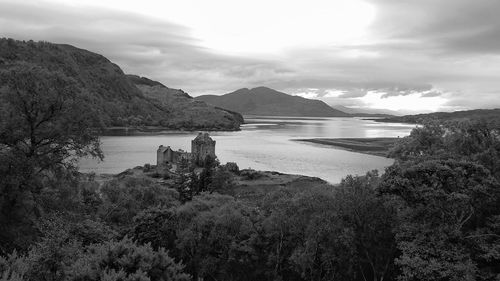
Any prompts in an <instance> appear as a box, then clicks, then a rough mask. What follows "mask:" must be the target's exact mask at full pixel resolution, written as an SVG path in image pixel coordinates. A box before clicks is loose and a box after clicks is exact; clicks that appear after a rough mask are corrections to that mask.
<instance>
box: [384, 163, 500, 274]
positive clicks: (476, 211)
mask: <svg viewBox="0 0 500 281" xmlns="http://www.w3.org/2000/svg"><path fill="white" fill-rule="evenodd" d="M379 192H380V193H381V195H383V196H384V198H385V200H386V202H387V203H388V204H391V205H392V206H393V207H394V208H395V209H397V210H398V214H397V215H398V220H399V223H398V227H397V228H395V231H396V242H397V245H398V248H399V250H400V251H401V255H400V256H399V257H398V258H397V259H396V264H397V265H398V266H399V267H400V269H401V275H400V276H399V280H403V281H404V280H408V281H409V280H476V279H478V278H480V277H481V278H482V277H484V278H485V279H486V280H489V278H494V276H497V274H499V273H500V267H499V266H498V264H500V256H499V255H497V254H495V251H488V250H487V249H496V250H498V247H495V245H498V243H500V233H499V232H498V231H499V229H498V228H496V227H495V223H494V222H495V221H496V220H497V216H498V215H499V214H500V208H499V207H498V206H499V203H500V186H499V184H498V182H497V181H496V180H495V179H494V178H493V177H492V176H491V174H490V172H489V171H488V170H487V169H485V168H484V167H483V166H481V165H478V164H476V163H472V162H468V161H457V160H427V161H409V162H405V163H399V164H396V165H393V166H391V167H389V168H388V169H387V170H386V173H385V174H384V176H383V177H382V182H381V184H380V187H379Z"/></svg>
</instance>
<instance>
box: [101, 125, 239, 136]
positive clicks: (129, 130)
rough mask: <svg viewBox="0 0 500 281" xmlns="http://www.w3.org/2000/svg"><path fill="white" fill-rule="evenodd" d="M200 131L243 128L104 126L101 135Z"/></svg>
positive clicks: (233, 130) (229, 130)
mask: <svg viewBox="0 0 500 281" xmlns="http://www.w3.org/2000/svg"><path fill="white" fill-rule="evenodd" d="M199 131H207V132H237V131H241V128H238V129H229V128H198V129H194V128H186V129H183V128H180V129H173V128H168V127H157V126H145V127H125V126H123V127H121V126H114V127H106V128H104V130H103V132H102V134H101V136H130V135H132V136H141V135H154V134H183V133H186V134H187V133H192V132H199Z"/></svg>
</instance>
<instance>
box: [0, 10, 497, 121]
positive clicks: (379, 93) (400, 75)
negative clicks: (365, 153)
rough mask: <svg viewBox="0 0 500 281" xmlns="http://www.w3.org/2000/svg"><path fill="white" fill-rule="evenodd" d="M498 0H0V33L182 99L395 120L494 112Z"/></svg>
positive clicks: (2, 35) (0, 35)
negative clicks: (86, 58)
mask: <svg viewBox="0 0 500 281" xmlns="http://www.w3.org/2000/svg"><path fill="white" fill-rule="evenodd" d="M499 12H500V1H499V0H474V1H471V0H439V1H438V0H307V1H305V0H301V1H292V0H252V1H248V0H247V1H240V0H210V1H206V0H163V1H160V0H158V1H153V0H141V1H133V0H116V1H114V0H51V1H34V0H23V1H19V0H0V37H11V38H14V39H19V40H29V39H33V40H46V41H51V42H55V43H67V44H72V45H75V46H78V47H80V48H84V49H88V50H90V51H94V52H97V53H100V54H103V55H104V56H106V57H108V58H109V59H110V60H112V61H113V62H115V63H117V64H118V65H120V66H121V67H122V69H123V70H124V71H125V72H127V73H133V74H138V75H142V76H147V77H149V78H152V79H155V80H158V81H160V82H162V83H164V84H165V85H167V86H169V87H172V88H181V89H183V90H185V91H187V92H188V93H190V94H191V95H193V96H197V95H201V94H225V93H228V92H231V91H234V90H236V89H239V88H243V87H248V88H251V87H256V86H268V87H271V88H274V89H277V90H280V91H284V92H286V93H289V94H293V95H301V96H303V97H307V98H317V99H322V100H324V101H326V102H327V103H329V104H334V105H343V106H348V107H353V108H358V109H386V110H394V111H399V112H401V113H413V112H427V111H437V110H444V111H450V110H460V109H470V108H493V107H500V16H499V15H498V13H499Z"/></svg>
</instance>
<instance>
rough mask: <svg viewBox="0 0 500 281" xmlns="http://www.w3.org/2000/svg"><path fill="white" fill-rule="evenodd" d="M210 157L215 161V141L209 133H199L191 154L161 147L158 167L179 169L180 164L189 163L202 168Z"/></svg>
mask: <svg viewBox="0 0 500 281" xmlns="http://www.w3.org/2000/svg"><path fill="white" fill-rule="evenodd" d="M208 157H211V159H215V158H216V156H215V141H214V140H213V139H212V138H211V137H210V136H209V134H208V133H199V134H198V136H197V137H196V138H195V139H194V140H192V141H191V152H186V151H183V150H181V149H179V150H177V151H174V150H173V149H172V148H170V146H166V147H165V146H163V145H160V147H158V150H157V151H156V165H157V166H158V167H161V166H167V165H172V166H175V167H177V165H179V164H180V163H182V162H183V161H184V162H187V163H193V164H196V165H198V166H202V165H203V164H204V163H205V161H206V160H207V158H208Z"/></svg>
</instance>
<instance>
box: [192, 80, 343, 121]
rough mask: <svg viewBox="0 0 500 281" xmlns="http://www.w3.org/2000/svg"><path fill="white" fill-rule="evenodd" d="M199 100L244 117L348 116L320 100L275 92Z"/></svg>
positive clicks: (253, 91)
mask: <svg viewBox="0 0 500 281" xmlns="http://www.w3.org/2000/svg"><path fill="white" fill-rule="evenodd" d="M196 99H197V100H200V101H204V102H207V103H209V104H212V105H215V106H217V107H221V108H226V109H229V110H231V111H236V112H239V113H241V114H244V115H267V116H304V117H347V116H349V114H347V113H344V112H342V111H340V110H336V109H333V108H331V107H330V106H328V105H327V104H326V103H324V102H322V101H320V100H311V99H306V98H302V97H298V96H291V95H288V94H285V93H282V92H278V91H276V90H273V89H270V88H266V87H258V88H253V89H247V88H243V89H239V90H237V91H234V92H232V93H229V94H225V95H222V96H216V95H203V96H199V97H196Z"/></svg>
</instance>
